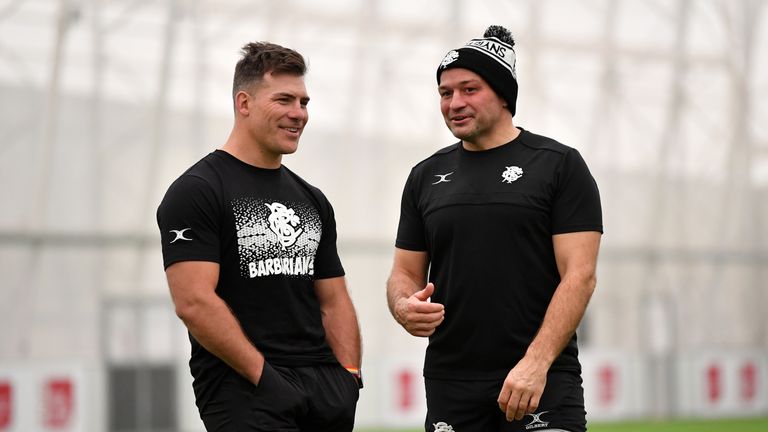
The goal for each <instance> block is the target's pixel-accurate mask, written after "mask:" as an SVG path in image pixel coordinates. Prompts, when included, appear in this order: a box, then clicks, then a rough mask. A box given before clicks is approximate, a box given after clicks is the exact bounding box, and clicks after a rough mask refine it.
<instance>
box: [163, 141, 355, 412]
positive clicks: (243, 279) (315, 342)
mask: <svg viewBox="0 0 768 432" xmlns="http://www.w3.org/2000/svg"><path fill="white" fill-rule="evenodd" d="M157 223H158V226H159V227H160V234H161V238H162V247H163V259H164V264H165V267H166V268H167V267H168V266H170V265H171V264H173V263H175V262H179V261H212V262H216V263H219V266H220V274H219V282H218V285H217V287H216V293H217V294H218V295H219V297H221V298H222V299H223V300H224V301H225V302H226V303H227V305H228V306H229V308H230V309H231V310H232V313H233V314H234V315H235V317H237V319H238V321H239V322H240V325H241V326H242V328H243V330H244V332H245V334H246V335H247V336H248V338H249V339H250V340H251V342H253V344H254V345H255V346H256V348H257V349H259V351H261V352H262V353H263V354H264V356H265V357H266V359H267V361H269V362H270V363H272V364H276V365H283V366H305V365H313V364H322V363H335V362H336V358H335V357H334V355H333V351H332V350H331V348H330V346H329V345H328V343H327V342H326V339H325V330H324V328H323V323H322V319H321V314H320V307H319V302H318V299H317V297H316V295H315V291H314V280H316V279H324V278H332V277H337V276H343V275H344V269H343V268H342V265H341V262H340V260H339V256H338V254H337V251H336V222H335V220H334V214H333V209H332V207H331V205H330V203H329V202H328V200H327V199H326V198H325V196H324V195H323V193H322V192H320V190H319V189H317V188H315V187H313V186H311V185H309V184H308V183H307V182H305V181H304V180H302V179H301V178H300V177H299V176H297V175H296V174H294V173H293V172H291V171H290V170H289V169H288V168H286V167H284V166H281V167H280V168H278V169H262V168H257V167H254V166H252V165H249V164H246V163H244V162H242V161H240V160H238V159H237V158H235V157H234V156H232V155H230V154H229V153H227V152H224V151H221V150H216V151H214V152H213V153H210V154H208V155H207V156H205V157H204V158H203V159H202V160H200V161H199V162H197V163H196V164H195V165H193V166H192V167H191V168H190V169H188V170H187V171H186V172H185V173H184V174H182V175H181V177H179V178H178V179H177V180H176V181H175V182H174V183H173V184H172V185H171V186H170V188H169V189H168V192H167V193H166V194H165V197H164V198H163V201H162V203H161V204H160V207H159V208H158V210H157ZM190 340H191V342H192V358H191V360H190V369H191V371H192V375H193V376H194V378H195V383H194V386H195V393H196V394H197V396H198V402H200V400H201V399H203V400H204V399H205V397H206V393H207V390H209V389H211V388H212V386H215V385H216V382H217V381H218V380H219V379H221V378H222V377H223V376H224V375H225V374H226V371H227V366H226V365H225V364H224V363H223V362H222V361H221V360H220V359H218V358H217V357H215V356H214V355H213V354H211V353H209V352H208V351H207V350H206V349H205V348H203V347H202V346H201V345H200V344H199V343H198V342H197V341H196V340H195V339H194V338H193V337H192V336H191V335H190Z"/></svg>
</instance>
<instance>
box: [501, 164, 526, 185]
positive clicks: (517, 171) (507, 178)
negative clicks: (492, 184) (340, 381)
mask: <svg viewBox="0 0 768 432" xmlns="http://www.w3.org/2000/svg"><path fill="white" fill-rule="evenodd" d="M522 176H523V169H522V168H520V167H518V166H508V167H507V169H505V170H504V172H503V173H501V178H502V180H501V181H503V182H504V183H512V182H513V181H515V180H517V179H519V178H520V177H522Z"/></svg>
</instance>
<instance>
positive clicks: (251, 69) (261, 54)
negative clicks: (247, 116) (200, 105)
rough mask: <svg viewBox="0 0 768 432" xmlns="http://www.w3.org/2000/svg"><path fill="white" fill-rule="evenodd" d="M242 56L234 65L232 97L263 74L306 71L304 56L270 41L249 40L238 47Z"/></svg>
mask: <svg viewBox="0 0 768 432" xmlns="http://www.w3.org/2000/svg"><path fill="white" fill-rule="evenodd" d="M240 54H242V56H243V57H242V58H241V59H240V61H238V62H237V65H235V77H234V79H233V80H232V97H233V98H234V97H235V95H236V94H237V92H239V91H240V90H243V89H244V88H246V87H248V86H250V85H252V84H254V83H256V82H259V81H260V80H261V79H262V78H263V77H264V74H266V73H269V72H272V73H286V74H292V75H298V76H303V75H304V74H305V73H306V72H307V65H306V63H305V62H304V57H302V55H301V54H299V53H298V52H296V51H294V50H292V49H290V48H285V47H282V46H280V45H277V44H273V43H270V42H250V43H247V44H245V45H244V46H243V47H242V48H241V49H240Z"/></svg>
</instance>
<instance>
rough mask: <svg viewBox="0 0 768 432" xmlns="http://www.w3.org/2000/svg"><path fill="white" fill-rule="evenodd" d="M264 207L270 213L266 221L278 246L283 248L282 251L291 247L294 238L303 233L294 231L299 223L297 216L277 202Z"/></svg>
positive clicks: (294, 240) (297, 230)
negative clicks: (274, 235) (278, 242)
mask: <svg viewBox="0 0 768 432" xmlns="http://www.w3.org/2000/svg"><path fill="white" fill-rule="evenodd" d="M264 205H266V206H267V207H269V210H270V211H271V212H272V214H270V215H269V217H268V218H267V221H269V229H270V230H272V232H273V233H275V234H277V239H278V241H280V246H282V247H283V250H285V248H287V247H289V246H293V244H294V243H296V238H298V237H299V235H301V233H302V232H304V230H302V229H301V228H299V229H296V227H297V226H298V225H299V224H300V223H301V220H300V219H299V216H298V215H296V212H294V211H293V209H290V208H288V207H286V206H284V205H282V204H280V203H278V202H274V203H272V204H264Z"/></svg>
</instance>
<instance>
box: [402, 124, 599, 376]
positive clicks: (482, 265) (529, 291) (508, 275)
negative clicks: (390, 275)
mask: <svg viewBox="0 0 768 432" xmlns="http://www.w3.org/2000/svg"><path fill="white" fill-rule="evenodd" d="M602 230H603V227H602V215H601V207H600V197H599V194H598V190H597V185H596V184H595V181H594V179H593V178H592V175H591V174H590V172H589V170H588V168H587V166H586V164H585V163H584V160H583V159H582V157H581V155H580V154H579V153H578V151H576V150H575V149H573V148H570V147H567V146H565V145H563V144H560V143H558V142H556V141H554V140H552V139H549V138H546V137H543V136H539V135H535V134H533V133H530V132H528V131H525V130H521V132H520V135H519V136H518V137H517V138H516V139H515V140H513V141H511V142H509V143H507V144H505V145H502V146H500V147H496V148H493V149H491V150H487V151H474V152H473V151H467V150H465V149H464V148H463V147H462V145H461V143H457V144H454V145H451V146H449V147H446V148H444V149H442V150H440V151H438V152H437V153H435V154H434V155H432V156H431V157H429V158H427V159H426V160H424V161H422V162H421V163H419V164H418V165H416V166H415V167H414V168H413V169H412V170H411V174H410V176H409V177H408V181H407V182H406V185H405V189H404V191H403V198H402V205H401V213H400V224H399V227H398V232H397V241H396V243H395V245H396V246H397V247H398V248H401V249H407V250H413V251H426V252H428V254H429V259H430V271H429V281H430V282H433V283H434V284H435V293H434V295H433V296H432V300H433V301H434V302H437V303H442V304H444V305H445V320H444V321H443V323H442V324H440V326H438V327H437V329H436V331H435V333H434V334H433V335H432V336H431V337H430V339H429V346H428V348H427V353H426V358H425V365H424V375H425V376H426V377H428V378H437V379H441V378H444V379H447V378H450V379H499V378H503V377H505V376H506V374H507V373H508V372H509V370H510V369H511V368H512V367H514V365H515V364H516V363H517V362H518V361H519V360H520V359H521V358H522V357H523V355H524V354H525V351H526V349H527V348H528V345H529V344H530V343H531V341H532V340H533V338H534V336H535V335H536V332H537V330H538V329H539V327H540V326H541V323H542V321H543V319H544V314H545V312H546V310H547V307H548V305H549V302H550V300H551V298H552V295H553V294H554V291H555V289H556V288H557V285H558V284H559V283H560V275H559V273H558V270H557V264H556V262H555V255H554V249H553V245H552V236H553V235H554V234H562V233H568V232H576V231H599V232H602ZM577 354H578V349H577V346H576V336H575V335H574V336H573V338H572V339H571V340H570V341H569V343H568V345H567V346H566V348H565V349H564V350H563V352H562V354H561V355H560V356H559V357H558V358H557V359H556V361H555V362H554V363H553V365H552V369H569V370H579V369H580V365H579V362H578V358H577Z"/></svg>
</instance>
